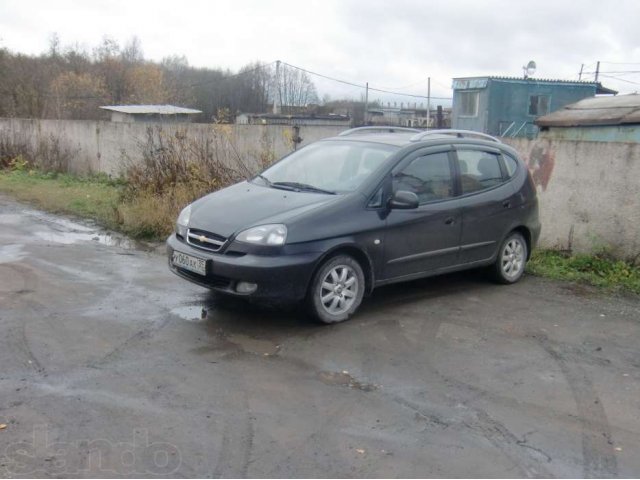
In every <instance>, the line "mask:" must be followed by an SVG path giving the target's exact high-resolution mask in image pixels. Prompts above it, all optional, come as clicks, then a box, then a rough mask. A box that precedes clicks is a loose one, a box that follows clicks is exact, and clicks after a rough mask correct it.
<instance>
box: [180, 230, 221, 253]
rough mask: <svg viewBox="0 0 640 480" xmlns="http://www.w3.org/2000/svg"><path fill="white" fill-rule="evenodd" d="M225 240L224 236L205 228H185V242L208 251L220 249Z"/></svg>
mask: <svg viewBox="0 0 640 480" xmlns="http://www.w3.org/2000/svg"><path fill="white" fill-rule="evenodd" d="M226 241H227V239H226V238H224V237H222V236H220V235H216V234H215V233H211V232H207V231H205V230H198V229H195V228H190V229H189V230H187V243H188V244H189V245H193V246H194V247H198V248H201V249H203V250H209V251H210V252H217V251H218V250H220V249H221V248H222V246H223V245H224V243H225V242H226Z"/></svg>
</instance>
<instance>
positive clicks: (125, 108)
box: [100, 105, 202, 115]
mask: <svg viewBox="0 0 640 480" xmlns="http://www.w3.org/2000/svg"><path fill="white" fill-rule="evenodd" d="M100 108H102V109H104V110H110V111H112V112H120V113H130V114H133V115H135V114H140V115H143V114H156V115H178V114H187V115H190V114H195V113H202V111H201V110H194V109H193V108H183V107H176V106H175V105H105V106H104V107H100Z"/></svg>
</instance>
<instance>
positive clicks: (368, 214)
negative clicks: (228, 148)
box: [167, 127, 540, 323]
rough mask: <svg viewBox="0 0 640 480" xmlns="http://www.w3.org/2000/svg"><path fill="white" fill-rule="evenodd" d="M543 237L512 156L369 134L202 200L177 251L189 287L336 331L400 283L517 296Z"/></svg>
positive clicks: (392, 131) (371, 130) (359, 132)
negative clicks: (457, 277)
mask: <svg viewBox="0 0 640 480" xmlns="http://www.w3.org/2000/svg"><path fill="white" fill-rule="evenodd" d="M539 235H540V223H539V220H538V201H537V197H536V190H535V186H534V184H533V182H532V181H531V177H530V175H529V171H528V169H527V167H526V165H525V164H524V163H523V162H522V160H520V159H519V157H518V155H517V153H516V152H515V150H513V149H512V148H510V147H508V146H506V145H504V144H502V143H501V142H500V141H499V140H497V139H495V138H493V137H489V136H486V135H483V134H478V133H476V132H466V131H453V130H443V131H427V132H420V131H417V130H412V129H402V128H394V127H365V128H360V129H352V130H348V131H346V132H344V133H342V134H341V135H339V136H338V137H334V138H329V139H326V140H322V141H319V142H315V143H313V144H311V145H309V146H307V147H305V148H302V149H300V150H298V151H296V152H294V153H292V154H290V155H288V156H286V157H285V158H283V159H282V160H281V161H279V162H278V163H276V164H274V165H272V166H271V167H269V168H268V169H266V170H265V171H264V172H262V173H261V174H260V175H258V176H256V177H255V178H253V179H251V180H249V181H245V182H241V183H238V184H236V185H233V186H231V187H228V188H226V189H223V190H220V191H218V192H214V193H212V194H210V195H207V196H205V197H203V198H201V199H199V200H197V201H196V202H194V203H193V204H191V205H189V206H188V207H187V208H185V209H184V210H183V211H182V213H181V214H180V217H179V218H178V221H177V225H176V232H175V233H174V234H173V235H172V236H171V237H170V238H169V239H168V241H167V245H168V254H169V265H170V268H171V269H172V270H173V271H174V272H175V273H176V274H178V275H180V276H181V277H183V278H185V279H187V280H190V281H192V282H194V283H197V284H199V285H203V286H206V287H209V288H212V289H214V290H216V291H219V292H222V293H226V294H229V295H235V296H245V297H249V298H256V299H277V300H293V301H301V300H305V301H306V302H307V305H308V306H309V308H310V310H311V311H312V313H313V314H314V315H315V316H316V317H317V318H318V319H320V320H321V321H323V322H326V323H333V322H339V321H343V320H346V319H347V318H349V317H350V316H351V315H352V314H353V313H354V312H355V311H356V310H357V308H358V307H359V305H360V303H361V302H362V298H363V296H364V295H365V294H367V293H370V292H371V291H372V290H373V289H374V288H375V287H377V286H380V285H385V284H389V283H394V282H401V281H406V280H412V279H416V278H421V277H426V276H431V275H437V274H441V273H446V272H452V271H457V270H463V269H468V268H475V267H482V266H490V267H491V270H492V273H493V276H494V277H495V279H497V280H498V281H499V282H501V283H506V284H509V283H514V282H516V281H518V280H519V279H520V277H521V276H522V274H523V272H524V268H525V263H526V261H527V260H528V259H529V256H530V253H531V250H532V249H533V248H534V246H535V245H536V242H537V240H538V237H539Z"/></svg>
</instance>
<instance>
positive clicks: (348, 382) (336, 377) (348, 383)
mask: <svg viewBox="0 0 640 480" xmlns="http://www.w3.org/2000/svg"><path fill="white" fill-rule="evenodd" d="M318 378H319V379H320V381H321V382H322V383H324V384H325V385H338V386H341V387H349V388H356V389H358V390H362V391H365V392H371V391H373V390H377V389H378V388H379V385H376V384H374V383H362V382H359V381H358V380H356V379H355V378H353V377H352V376H351V375H349V372H347V371H343V372H320V373H318Z"/></svg>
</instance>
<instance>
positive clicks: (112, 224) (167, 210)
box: [0, 170, 204, 240]
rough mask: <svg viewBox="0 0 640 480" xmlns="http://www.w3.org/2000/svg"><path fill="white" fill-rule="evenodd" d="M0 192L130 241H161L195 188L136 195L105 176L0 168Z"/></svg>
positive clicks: (179, 188)
mask: <svg viewBox="0 0 640 480" xmlns="http://www.w3.org/2000/svg"><path fill="white" fill-rule="evenodd" d="M0 192H4V193H8V194H10V195H11V196H12V197H14V198H16V199H17V200H20V201H23V202H26V203H29V204H31V205H34V206H35V207H37V208H40V209H42V210H46V211H48V212H53V213H62V214H70V215H75V216H78V217H82V218H90V219H92V220H95V221H96V222H97V223H98V224H99V225H102V226H103V227H105V228H108V229H111V230H115V231H119V232H122V233H124V234H126V235H129V236H130V237H132V238H136V239H147V240H163V239H164V238H166V237H167V236H168V235H169V234H170V233H171V231H172V230H173V225H174V222H175V220H176V218H177V216H178V213H179V212H180V209H181V208H183V207H184V206H185V205H187V204H188V203H190V202H192V201H193V200H194V199H195V198H198V197H199V196H201V195H202V194H203V193H204V192H203V191H202V190H200V189H198V190H197V191H194V190H193V189H192V188H187V187H185V186H181V185H177V186H174V188H172V189H167V191H165V192H164V193H162V194H154V193H145V192H139V193H136V194H133V193H132V191H131V187H130V186H129V185H126V184H125V183H123V182H122V181H114V180H111V179H109V177H107V176H106V175H95V176H90V177H78V176H74V175H69V174H56V173H42V172H39V171H37V170H29V171H27V170H0Z"/></svg>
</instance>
